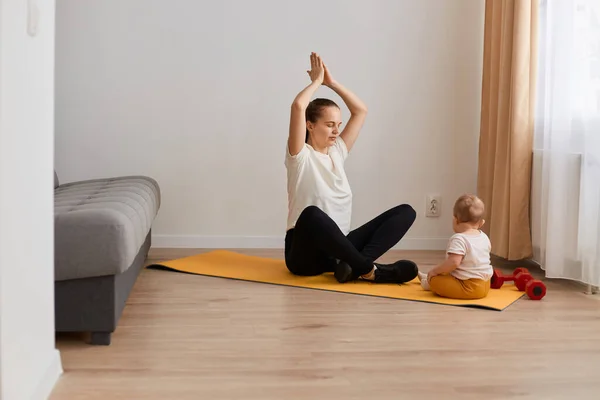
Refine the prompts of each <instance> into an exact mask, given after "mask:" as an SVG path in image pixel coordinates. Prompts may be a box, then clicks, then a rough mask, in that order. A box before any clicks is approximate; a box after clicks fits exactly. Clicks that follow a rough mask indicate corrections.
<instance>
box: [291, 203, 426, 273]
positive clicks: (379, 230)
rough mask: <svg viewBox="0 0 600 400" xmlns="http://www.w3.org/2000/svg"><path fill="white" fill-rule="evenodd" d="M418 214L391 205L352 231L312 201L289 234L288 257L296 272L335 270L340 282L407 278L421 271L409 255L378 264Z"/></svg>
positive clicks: (409, 209) (404, 206)
mask: <svg viewBox="0 0 600 400" xmlns="http://www.w3.org/2000/svg"><path fill="white" fill-rule="evenodd" d="M415 218H416V213H415V211H414V209H413V208H412V207H411V206H409V205H406V204H403V205H400V206H397V207H394V208H391V209H389V210H387V211H386V212H384V213H383V214H381V215H379V216H378V217H376V218H374V219H373V220H371V221H369V222H367V223H366V224H364V225H362V226H361V227H359V228H357V229H355V230H353V231H351V232H350V233H349V234H348V235H347V236H346V235H344V234H343V233H342V231H341V230H340V229H339V227H338V226H337V224H336V223H335V222H334V221H333V220H332V219H331V218H330V217H329V216H328V215H327V214H325V213H324V212H323V211H322V210H321V209H319V208H318V207H315V206H309V207H307V208H306V209H304V211H303V212H302V214H300V217H299V218H298V221H297V222H296V226H295V227H294V228H293V229H290V230H289V231H288V232H287V235H286V238H285V261H286V265H287V267H288V269H289V270H290V272H292V273H293V274H296V275H303V276H312V275H320V274H322V273H324V272H335V277H336V279H337V280H338V281H340V282H347V281H349V280H352V279H357V278H358V277H362V278H363V279H368V280H373V281H375V282H381V283H404V282H408V281H411V280H413V279H414V278H415V277H416V276H417V266H416V264H415V263H414V262H412V261H408V260H399V261H397V262H395V263H393V264H379V263H375V260H377V259H378V258H379V257H381V256H382V255H383V254H384V253H386V252H387V251H388V250H389V249H391V248H392V247H393V246H394V245H395V244H396V243H398V242H399V241H400V239H402V237H404V235H405V234H406V232H407V231H408V230H409V229H410V227H411V226H412V224H413V223H414V221H415Z"/></svg>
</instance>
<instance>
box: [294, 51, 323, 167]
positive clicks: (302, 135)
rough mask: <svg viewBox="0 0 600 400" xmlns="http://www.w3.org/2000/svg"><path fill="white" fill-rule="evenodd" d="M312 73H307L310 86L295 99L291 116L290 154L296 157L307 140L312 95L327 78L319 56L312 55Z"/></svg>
mask: <svg viewBox="0 0 600 400" xmlns="http://www.w3.org/2000/svg"><path fill="white" fill-rule="evenodd" d="M310 67H311V69H310V71H306V72H307V73H308V76H310V80H311V81H312V82H311V84H310V85H308V86H307V87H305V88H304V89H303V90H302V91H301V92H300V93H298V95H297V96H296V98H295V99H294V102H293V103H292V110H291V114H290V132H289V136H288V148H289V151H290V154H291V155H292V156H295V155H296V154H298V153H299V152H300V150H302V147H303V146H304V141H305V139H306V115H305V112H306V107H308V103H310V99H311V97H312V95H313V94H314V93H315V92H316V91H317V89H318V88H319V86H321V84H322V83H323V78H324V77H325V68H324V66H323V61H322V60H321V57H319V55H318V54H315V53H311V55H310Z"/></svg>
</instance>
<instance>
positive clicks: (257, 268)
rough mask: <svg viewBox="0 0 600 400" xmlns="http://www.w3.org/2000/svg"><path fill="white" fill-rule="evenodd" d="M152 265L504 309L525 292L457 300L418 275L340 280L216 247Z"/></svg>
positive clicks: (508, 288) (508, 290) (510, 287)
mask: <svg viewBox="0 0 600 400" xmlns="http://www.w3.org/2000/svg"><path fill="white" fill-rule="evenodd" d="M147 268H152V269H168V270H173V271H179V272H186V273H190V274H196V275H205V276H213V277H221V278H229V279H238V280H243V281H250V282H260V283H270V284H276V285H284V286H293V287H301V288H308V289H320V290H327V291H331V292H341V293H351V294H360V295H367V296H376V297H385V298H392V299H400V300H413V301H423V302H428V303H438V304H446V305H453V306H467V307H479V308H484V309H490V310H498V311H502V310H504V309H505V308H506V307H508V306H509V305H511V304H512V303H514V302H515V301H517V300H518V299H519V298H521V296H523V294H524V293H523V292H519V291H518V290H517V289H516V288H515V287H514V286H513V285H504V286H503V287H502V288H501V289H492V290H490V292H489V295H488V296H487V297H486V298H484V299H480V300H454V299H446V298H443V297H439V296H437V295H435V294H433V293H431V292H428V291H425V290H423V289H422V288H421V284H420V283H419V280H418V279H415V280H413V281H412V282H409V283H406V284H403V285H398V284H381V283H371V282H366V281H362V280H359V281H353V282H348V283H343V284H342V283H338V282H337V281H336V280H335V278H334V276H333V274H332V273H327V274H323V275H319V276H311V277H305V276H296V275H293V274H291V273H290V272H289V271H288V269H287V268H286V266H285V263H284V261H283V260H278V259H273V258H263V257H256V256H250V255H245V254H240V253H236V252H232V251H227V250H215V251H210V252H207V253H202V254H198V255H193V256H190V257H184V258H179V259H175V260H170V261H165V262H161V263H156V264H151V265H148V266H147Z"/></svg>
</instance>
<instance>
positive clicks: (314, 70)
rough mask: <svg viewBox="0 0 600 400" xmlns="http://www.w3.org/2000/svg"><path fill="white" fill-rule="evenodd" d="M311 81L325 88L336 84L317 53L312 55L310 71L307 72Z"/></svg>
mask: <svg viewBox="0 0 600 400" xmlns="http://www.w3.org/2000/svg"><path fill="white" fill-rule="evenodd" d="M306 72H307V73H308V76H309V77H310V80H311V81H313V82H316V83H318V84H322V85H325V86H331V85H332V84H333V82H334V80H333V78H332V76H331V73H330V72H329V69H328V68H327V65H325V63H324V62H323V59H322V58H321V56H320V55H318V54H317V53H314V52H313V53H310V70H308V71H306Z"/></svg>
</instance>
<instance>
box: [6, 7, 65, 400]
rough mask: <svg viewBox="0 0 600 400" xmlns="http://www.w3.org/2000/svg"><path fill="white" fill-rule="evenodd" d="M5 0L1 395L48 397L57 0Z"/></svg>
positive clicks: (53, 356) (56, 364)
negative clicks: (34, 22) (33, 21)
mask: <svg viewBox="0 0 600 400" xmlns="http://www.w3.org/2000/svg"><path fill="white" fill-rule="evenodd" d="M27 3H28V2H27V1H23V0H0V221H1V223H0V383H1V389H0V399H2V400H25V399H45V398H47V396H48V394H49V393H50V391H51V389H52V387H53V386H54V384H55V382H56V380H57V379H58V376H59V374H60V373H61V372H62V367H61V361H60V357H59V353H58V351H57V350H56V349H55V340H54V277H53V274H54V267H53V266H54V244H53V243H54V241H53V240H54V228H53V223H54V217H53V215H54V214H53V213H54V206H53V169H52V165H53V150H54V143H53V119H54V109H53V107H54V75H53V74H54V1H53V0H36V1H33V2H32V3H34V4H35V3H37V4H38V7H39V10H40V21H39V32H38V35H37V36H35V37H30V36H28V35H27Z"/></svg>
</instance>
